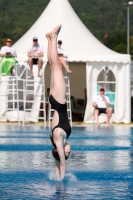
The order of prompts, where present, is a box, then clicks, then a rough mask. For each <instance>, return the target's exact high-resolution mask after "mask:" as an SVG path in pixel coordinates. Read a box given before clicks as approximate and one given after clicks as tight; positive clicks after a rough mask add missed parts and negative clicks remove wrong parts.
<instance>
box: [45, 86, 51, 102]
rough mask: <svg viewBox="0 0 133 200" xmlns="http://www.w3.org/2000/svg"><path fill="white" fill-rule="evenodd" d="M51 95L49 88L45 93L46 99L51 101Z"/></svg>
mask: <svg viewBox="0 0 133 200" xmlns="http://www.w3.org/2000/svg"><path fill="white" fill-rule="evenodd" d="M49 95H50V88H47V93H46V94H45V101H47V102H48V101H49Z"/></svg>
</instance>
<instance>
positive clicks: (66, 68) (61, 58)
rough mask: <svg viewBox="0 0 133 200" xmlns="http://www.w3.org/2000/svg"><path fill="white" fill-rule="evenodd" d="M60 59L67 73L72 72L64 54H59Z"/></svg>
mask: <svg viewBox="0 0 133 200" xmlns="http://www.w3.org/2000/svg"><path fill="white" fill-rule="evenodd" d="M59 60H60V62H61V64H62V65H63V67H64V68H65V70H66V72H67V73H72V71H71V70H70V69H69V68H68V67H67V65H66V62H65V60H64V57H63V56H59Z"/></svg>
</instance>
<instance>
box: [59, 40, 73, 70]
mask: <svg viewBox="0 0 133 200" xmlns="http://www.w3.org/2000/svg"><path fill="white" fill-rule="evenodd" d="M61 46H62V41H61V40H58V56H59V62H60V64H61V65H63V67H64V68H65V70H66V71H67V73H71V72H72V71H71V70H70V69H69V68H68V67H67V65H66V62H65V59H67V58H68V56H67V54H66V52H65V50H64V49H63V48H62V47H61Z"/></svg>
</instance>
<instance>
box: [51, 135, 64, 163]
mask: <svg viewBox="0 0 133 200" xmlns="http://www.w3.org/2000/svg"><path fill="white" fill-rule="evenodd" d="M50 140H51V143H52V145H53V146H54V148H53V149H52V155H53V157H54V158H55V160H58V161H60V156H59V154H58V151H57V148H56V146H55V144H54V141H53V137H52V135H50ZM67 159H68V157H67V156H65V160H67Z"/></svg>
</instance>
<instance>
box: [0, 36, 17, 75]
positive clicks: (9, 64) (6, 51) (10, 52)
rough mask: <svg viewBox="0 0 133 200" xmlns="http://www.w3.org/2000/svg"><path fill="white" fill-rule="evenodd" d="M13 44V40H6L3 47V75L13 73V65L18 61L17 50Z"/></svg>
mask: <svg viewBox="0 0 133 200" xmlns="http://www.w3.org/2000/svg"><path fill="white" fill-rule="evenodd" d="M11 45H12V40H11V39H7V40H6V46H4V47H2V48H1V51H0V57H2V60H1V62H0V74H2V75H3V76H10V75H13V67H14V65H15V64H16V63H18V62H17V60H16V59H15V57H17V54H16V50H15V49H14V47H12V46H11Z"/></svg>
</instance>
